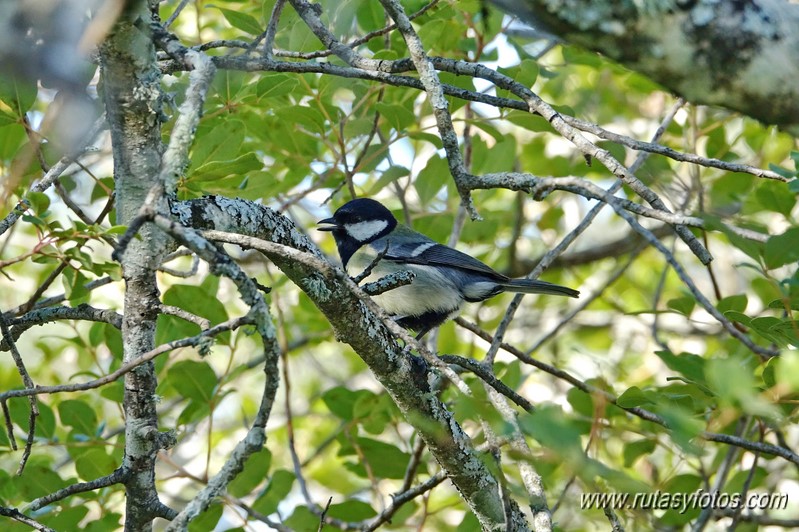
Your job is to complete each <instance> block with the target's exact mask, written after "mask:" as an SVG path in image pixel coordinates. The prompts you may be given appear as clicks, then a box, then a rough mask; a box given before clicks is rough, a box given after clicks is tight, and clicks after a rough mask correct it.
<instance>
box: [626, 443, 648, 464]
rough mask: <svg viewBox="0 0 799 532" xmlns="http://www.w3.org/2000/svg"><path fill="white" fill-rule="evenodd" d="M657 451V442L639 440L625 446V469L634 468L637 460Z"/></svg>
mask: <svg viewBox="0 0 799 532" xmlns="http://www.w3.org/2000/svg"><path fill="white" fill-rule="evenodd" d="M654 450H655V440H650V439H646V440H637V441H634V442H630V443H626V444H625V445H624V451H623V454H624V467H632V465H633V464H634V463H635V461H636V460H638V459H639V458H640V457H641V456H644V455H645V454H652V451H654Z"/></svg>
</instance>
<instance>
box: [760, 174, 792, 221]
mask: <svg viewBox="0 0 799 532" xmlns="http://www.w3.org/2000/svg"><path fill="white" fill-rule="evenodd" d="M755 195H756V196H757V200H758V202H759V203H760V204H761V205H762V206H763V207H764V208H765V209H767V210H770V211H774V212H778V213H780V214H782V215H784V216H790V214H791V211H792V210H793V206H794V205H796V195H795V194H792V193H791V192H790V191H789V190H788V186H787V185H786V184H785V183H783V182H781V181H773V180H764V181H763V182H762V183H760V186H758V187H757V191H756V192H755Z"/></svg>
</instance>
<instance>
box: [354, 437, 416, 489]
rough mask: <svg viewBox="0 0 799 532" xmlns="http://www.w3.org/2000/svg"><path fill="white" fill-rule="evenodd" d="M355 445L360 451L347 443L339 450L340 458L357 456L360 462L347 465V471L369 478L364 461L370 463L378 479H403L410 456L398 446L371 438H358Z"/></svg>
mask: <svg viewBox="0 0 799 532" xmlns="http://www.w3.org/2000/svg"><path fill="white" fill-rule="evenodd" d="M355 444H356V445H357V446H358V451H360V452H358V451H356V450H355V448H354V447H353V446H352V445H351V444H349V443H347V445H346V446H342V447H341V449H339V453H338V454H339V456H348V455H356V456H358V457H359V460H358V461H357V462H356V463H348V464H346V467H347V469H349V470H350V471H352V472H353V473H355V474H356V475H359V476H361V477H363V478H367V477H368V475H367V473H366V468H365V467H364V464H363V460H366V462H368V463H369V467H370V468H371V469H372V474H374V476H376V477H377V478H395V479H399V478H403V476H404V475H405V467H406V465H407V464H408V460H409V459H410V455H409V454H408V453H405V452H403V451H401V450H400V449H398V448H397V447H396V446H394V445H391V444H388V443H385V442H382V441H378V440H373V439H371V438H357V439H356V440H355Z"/></svg>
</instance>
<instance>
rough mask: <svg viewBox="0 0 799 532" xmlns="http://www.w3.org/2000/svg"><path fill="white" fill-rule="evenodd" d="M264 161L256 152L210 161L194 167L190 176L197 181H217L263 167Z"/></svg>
mask: <svg viewBox="0 0 799 532" xmlns="http://www.w3.org/2000/svg"><path fill="white" fill-rule="evenodd" d="M263 166H264V165H263V163H262V162H261V160H260V159H259V158H258V157H257V156H256V155H255V154H254V153H245V154H244V155H242V156H241V157H238V158H236V159H233V160H228V161H209V162H207V163H205V164H202V165H201V166H199V167H197V168H195V169H194V171H193V172H192V175H191V176H190V177H189V179H191V180H192V181H195V182H200V183H202V182H204V181H215V180H218V179H221V178H223V177H227V176H229V175H244V174H246V173H247V172H251V171H253V170H260V169H262V168H263Z"/></svg>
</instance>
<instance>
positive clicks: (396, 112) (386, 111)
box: [374, 102, 416, 132]
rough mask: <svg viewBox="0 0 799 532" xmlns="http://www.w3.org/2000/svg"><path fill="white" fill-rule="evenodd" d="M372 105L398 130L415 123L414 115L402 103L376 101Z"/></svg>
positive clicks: (400, 130) (401, 130)
mask: <svg viewBox="0 0 799 532" xmlns="http://www.w3.org/2000/svg"><path fill="white" fill-rule="evenodd" d="M374 107H375V109H376V110H377V111H378V112H379V113H380V114H381V115H383V116H384V117H385V118H386V120H388V122H389V123H390V124H391V127H393V128H394V129H395V130H397V131H398V132H403V131H405V129H406V128H407V127H408V126H410V125H411V124H414V123H416V115H415V114H413V112H412V111H410V110H409V109H408V108H406V107H405V106H403V105H398V104H395V103H385V102H377V103H376V104H375V106H374Z"/></svg>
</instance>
